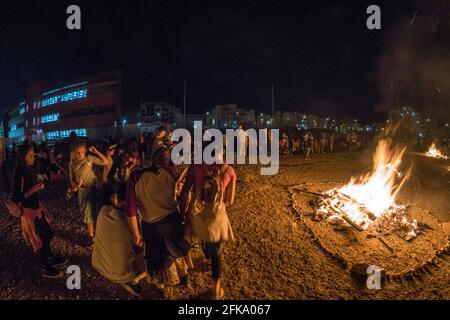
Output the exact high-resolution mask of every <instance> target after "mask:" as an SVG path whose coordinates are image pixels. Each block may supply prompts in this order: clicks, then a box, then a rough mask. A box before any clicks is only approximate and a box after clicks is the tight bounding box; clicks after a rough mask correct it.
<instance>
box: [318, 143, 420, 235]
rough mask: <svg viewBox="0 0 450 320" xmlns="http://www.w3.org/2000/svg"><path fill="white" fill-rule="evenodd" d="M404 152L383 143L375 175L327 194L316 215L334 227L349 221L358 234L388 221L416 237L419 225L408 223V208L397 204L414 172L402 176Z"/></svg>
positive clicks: (377, 156)
mask: <svg viewBox="0 0 450 320" xmlns="http://www.w3.org/2000/svg"><path fill="white" fill-rule="evenodd" d="M405 151H406V148H398V147H393V146H392V145H391V140H389V139H384V140H380V141H379V143H378V146H377V148H376V150H375V153H374V158H373V169H372V171H371V172H369V173H367V174H366V175H365V176H361V177H359V178H358V179H354V178H352V179H351V181H350V183H348V184H346V185H345V186H343V187H341V188H335V189H332V190H329V191H327V192H325V194H324V197H323V198H322V200H321V203H320V206H319V209H318V210H317V214H318V215H319V216H322V217H323V218H327V220H328V221H329V222H330V223H334V224H336V223H342V222H343V221H347V222H348V223H350V224H352V225H353V226H354V227H356V228H358V229H359V230H367V229H368V228H369V227H370V226H371V225H372V224H373V223H374V222H377V223H375V224H374V228H378V227H379V226H380V225H382V224H383V225H386V221H385V220H386V219H387V218H388V220H389V221H391V222H392V224H395V225H397V226H398V225H399V224H401V225H402V227H403V228H405V227H406V228H407V229H408V232H407V233H411V234H410V235H411V236H415V233H414V230H415V228H416V223H415V222H409V221H407V220H406V218H405V216H404V215H405V212H406V206H404V205H401V204H398V203H396V202H395V198H396V196H397V195H398V192H399V191H400V189H401V188H402V186H403V184H404V183H405V181H406V180H407V179H408V178H409V176H410V173H411V168H410V169H409V170H408V171H407V173H406V174H403V175H402V174H401V173H400V171H399V167H400V165H401V162H402V159H403V155H404V153H405ZM381 217H383V219H380V218H381ZM381 222H382V223H381Z"/></svg>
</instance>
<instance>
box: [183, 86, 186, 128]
mask: <svg viewBox="0 0 450 320" xmlns="http://www.w3.org/2000/svg"><path fill="white" fill-rule="evenodd" d="M183 128H185V129H186V79H184V95H183Z"/></svg>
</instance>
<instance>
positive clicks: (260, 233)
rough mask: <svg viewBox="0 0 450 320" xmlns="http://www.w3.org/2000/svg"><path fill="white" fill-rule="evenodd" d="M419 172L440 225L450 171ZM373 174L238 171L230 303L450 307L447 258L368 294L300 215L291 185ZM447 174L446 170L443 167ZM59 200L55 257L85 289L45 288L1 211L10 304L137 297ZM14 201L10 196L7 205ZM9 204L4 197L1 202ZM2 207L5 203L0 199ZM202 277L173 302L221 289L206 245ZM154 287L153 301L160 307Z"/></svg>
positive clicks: (354, 166) (0, 253) (57, 197)
mask: <svg viewBox="0 0 450 320" xmlns="http://www.w3.org/2000/svg"><path fill="white" fill-rule="evenodd" d="M409 158H410V159H409V160H411V161H412V160H413V161H414V163H415V165H416V166H417V170H415V171H414V175H413V176H412V177H411V179H410V180H409V181H408V182H407V184H406V185H405V187H404V189H403V192H402V193H401V197H404V198H408V200H409V201H411V202H413V203H417V204H418V205H420V206H421V207H422V208H424V209H427V210H429V211H430V213H431V214H432V215H433V216H435V217H436V218H438V219H439V220H440V222H445V221H449V220H450V200H449V199H450V188H449V180H450V172H448V171H445V170H441V169H442V168H445V166H447V165H449V163H446V162H445V161H444V162H440V161H437V160H433V159H425V158H423V157H421V156H419V155H414V154H411V155H409ZM370 167H371V162H370V155H368V154H365V153H361V154H359V155H358V156H352V155H350V154H332V155H329V154H328V155H313V157H312V159H310V160H308V161H305V160H303V159H302V158H301V157H300V156H286V157H284V158H283V159H282V161H281V166H280V172H279V173H278V174H277V175H275V176H261V175H260V174H259V168H258V167H255V166H240V167H238V168H237V174H238V180H239V181H238V187H237V200H236V203H235V205H234V207H233V208H232V209H231V210H230V211H229V218H230V221H231V224H232V226H233V228H234V232H235V235H236V242H234V243H229V244H227V246H226V248H225V251H224V275H223V278H224V288H225V298H226V299H450V276H449V275H450V272H449V271H450V257H449V256H448V255H444V256H443V257H442V258H440V259H438V262H437V264H436V266H433V267H430V268H428V269H427V272H426V273H425V274H424V275H423V276H422V277H421V278H420V279H410V280H405V281H401V282H388V283H386V284H385V285H384V286H383V288H382V289H381V290H368V289H365V288H364V287H361V283H359V282H357V281H356V280H354V278H352V276H351V273H350V272H349V270H348V268H346V267H344V266H342V265H341V264H339V263H338V261H336V259H334V258H333V257H332V256H330V255H329V254H327V253H326V252H325V251H324V250H322V248H321V246H320V245H319V244H318V243H317V242H316V241H315V239H314V236H313V235H312V234H311V232H310V231H309V230H308V229H307V228H306V227H305V225H304V223H302V222H301V221H300V219H299V216H298V214H297V212H296V211H295V210H294V209H293V207H292V201H291V197H290V194H289V190H288V189H289V187H290V186H294V185H299V184H303V183H325V182H327V183H328V182H331V183H338V184H339V183H346V182H348V180H349V178H350V176H352V175H354V176H358V175H359V174H361V173H364V172H365V171H366V170H369V169H370ZM441 167H442V168H441ZM46 192H48V194H49V195H50V197H51V199H53V200H52V202H51V203H50V207H51V208H52V209H53V211H54V215H55V223H54V225H53V229H54V230H55V232H56V239H55V240H54V249H55V251H58V252H60V253H62V254H63V255H65V256H67V257H69V258H70V261H71V263H72V264H77V265H79V266H80V267H81V270H82V288H81V290H72V291H71V290H68V289H67V288H66V286H65V280H58V281H53V280H42V279H41V278H40V277H39V274H38V268H37V267H36V259H35V258H34V256H33V253H32V252H31V250H30V249H29V248H27V247H26V246H25V244H24V242H23V241H22V239H21V237H20V232H19V227H18V221H16V220H15V219H14V218H12V217H11V216H10V215H9V214H8V213H6V211H5V208H4V206H3V205H2V207H1V216H0V217H1V218H0V270H1V279H0V298H1V299H131V297H130V296H129V295H128V294H127V293H126V292H125V291H124V290H123V289H122V288H120V287H118V286H116V285H114V284H111V283H109V282H108V281H107V280H105V279H103V278H102V277H101V276H100V275H99V274H98V273H97V272H96V271H95V270H93V269H92V267H91V266H90V250H89V249H87V248H86V235H85V234H86V230H85V229H84V228H83V225H82V219H81V217H80V215H79V214H78V212H77V210H76V206H75V204H74V203H70V204H65V202H64V199H63V195H64V192H65V188H64V187H63V185H62V184H59V185H58V184H54V185H52V186H49V187H48V190H47V191H46ZM5 196H6V194H5V193H1V195H0V197H1V198H4V197H5ZM0 200H1V199H0ZM0 202H1V201H0ZM193 257H194V264H195V266H196V269H195V270H194V271H193V272H192V276H191V278H192V289H187V288H184V287H180V286H178V287H174V288H172V289H171V290H170V294H169V297H170V298H171V299H206V298H208V297H209V296H210V294H211V292H210V290H209V285H210V283H211V281H210V277H209V272H208V268H207V266H206V265H205V264H204V263H203V262H202V254H201V251H200V249H199V248H198V247H196V248H194V249H193ZM157 297H158V296H157V295H156V292H155V290H154V289H153V287H152V286H151V285H148V284H144V293H143V294H142V298H143V299H156V298H157Z"/></svg>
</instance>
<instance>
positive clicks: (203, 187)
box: [189, 164, 228, 220]
mask: <svg viewBox="0 0 450 320" xmlns="http://www.w3.org/2000/svg"><path fill="white" fill-rule="evenodd" d="M227 169H228V168H227V165H226V164H224V165H223V166H222V167H221V168H220V169H218V168H213V169H212V170H209V171H208V173H207V174H206V176H205V177H204V178H203V180H202V182H201V183H200V187H199V189H198V190H197V192H196V193H195V194H194V197H193V199H192V201H191V205H190V208H189V212H190V214H191V215H192V216H194V217H195V216H198V217H199V218H202V219H205V220H214V219H215V218H216V217H217V216H218V215H219V214H220V213H222V212H225V202H224V191H225V190H222V183H221V178H222V176H223V174H224V173H225V172H226V171H227Z"/></svg>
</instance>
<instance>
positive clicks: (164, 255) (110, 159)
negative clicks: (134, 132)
mask: <svg viewBox="0 0 450 320" xmlns="http://www.w3.org/2000/svg"><path fill="white" fill-rule="evenodd" d="M171 144H172V143H171V139H170V132H169V131H168V130H166V129H165V128H163V127H161V128H158V129H157V130H156V132H155V133H154V134H146V133H144V134H142V136H141V137H140V138H139V139H134V138H126V139H123V138H122V139H118V140H117V141H108V143H104V144H100V145H97V146H94V145H93V144H92V143H91V142H90V141H89V140H88V139H86V138H83V137H77V136H76V134H75V133H72V134H71V136H70V138H69V139H68V141H66V143H65V144H60V145H57V146H53V147H47V145H46V144H44V145H42V146H40V147H39V148H37V147H36V146H35V144H34V143H33V142H32V141H31V139H27V140H26V141H25V143H24V144H23V145H22V146H20V148H18V151H17V154H16V158H17V163H16V164H15V170H14V179H13V184H12V198H11V201H9V202H8V204H7V206H8V208H9V210H10V212H11V213H14V212H15V213H17V214H13V215H15V216H18V217H20V224H21V227H22V234H23V236H24V239H25V240H26V242H27V243H28V244H29V245H30V246H31V247H32V248H33V250H34V251H35V252H36V253H37V255H38V256H39V257H40V260H39V261H40V266H39V267H40V270H41V276H42V277H43V278H46V279H59V278H62V277H63V276H64V273H63V272H62V267H64V266H66V265H67V264H68V262H69V261H68V259H67V258H65V257H62V256H61V255H60V254H57V253H55V252H53V251H52V249H51V241H52V238H53V232H52V227H51V221H50V219H49V217H50V214H49V211H51V209H49V208H46V207H44V206H43V205H42V203H41V201H40V197H41V196H42V192H43V190H44V189H45V188H46V187H47V185H48V184H49V183H51V181H52V180H55V179H56V180H63V179H65V181H67V182H68V183H67V186H68V188H67V193H66V198H67V200H68V201H71V199H72V198H74V199H76V202H77V205H78V210H79V213H80V216H81V217H82V219H83V222H84V224H85V225H86V238H87V239H89V242H88V243H87V244H86V247H88V248H89V249H91V250H92V258H91V262H92V266H93V267H94V269H96V270H97V271H98V272H99V273H100V274H101V275H102V276H103V277H105V278H106V279H108V280H109V281H111V282H113V283H116V284H119V285H121V286H122V287H123V288H125V289H126V290H127V291H128V292H130V293H131V294H133V295H139V294H140V293H141V291H142V286H141V284H140V281H141V280H142V279H144V278H145V279H146V280H147V281H148V282H149V283H151V284H153V285H155V286H156V288H157V290H158V291H159V292H160V294H161V297H162V298H166V297H167V288H168V287H169V286H174V285H185V286H191V283H190V280H189V274H190V272H192V270H193V269H194V268H195V266H194V263H193V261H192V258H191V254H190V251H191V249H192V247H193V245H194V243H201V246H202V248H203V252H204V257H205V261H204V263H206V264H207V265H210V268H211V279H212V282H211V289H212V296H211V298H212V299H222V298H223V296H224V289H223V286H222V282H221V279H222V256H223V247H224V245H225V243H226V242H228V241H233V240H234V236H233V232H232V229H231V225H230V222H229V220H228V216H227V208H229V207H230V206H231V205H232V204H233V202H234V197H235V187H236V180H237V178H236V173H235V171H234V169H233V168H232V167H231V166H230V165H228V164H226V163H221V164H217V163H216V164H212V165H208V164H205V163H203V164H192V165H183V166H175V165H174V164H173V163H172V160H171V147H172V146H171ZM63 181H64V180H63ZM142 254H143V255H144V261H145V268H144V267H143V266H141V267H139V265H138V264H136V263H135V260H136V259H137V257H139V256H140V255H142Z"/></svg>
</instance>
